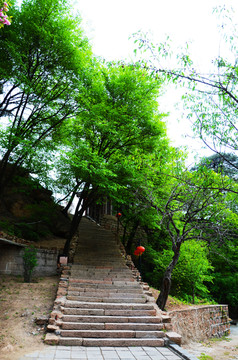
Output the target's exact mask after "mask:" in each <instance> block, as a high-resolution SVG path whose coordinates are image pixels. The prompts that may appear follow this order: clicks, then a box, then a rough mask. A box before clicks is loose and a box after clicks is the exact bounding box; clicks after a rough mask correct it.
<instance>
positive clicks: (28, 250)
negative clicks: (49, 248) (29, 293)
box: [23, 246, 37, 282]
mask: <svg viewBox="0 0 238 360" xmlns="http://www.w3.org/2000/svg"><path fill="white" fill-rule="evenodd" d="M36 254H37V251H36V249H35V248H34V246H30V247H25V248H24V253H23V265H24V281H25V282H31V278H32V273H33V270H34V269H35V267H36V266H37V256H36Z"/></svg>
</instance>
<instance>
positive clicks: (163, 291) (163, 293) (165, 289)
mask: <svg viewBox="0 0 238 360" xmlns="http://www.w3.org/2000/svg"><path fill="white" fill-rule="evenodd" d="M180 246H181V242H179V243H177V244H176V248H174V249H173V251H174V256H173V259H172V261H171V262H170V264H169V266H168V267H167V269H166V270H165V273H164V277H163V280H162V285H161V288H160V294H159V296H158V299H157V300H156V304H157V305H158V307H159V308H160V309H161V310H164V308H165V305H166V303H167V300H168V296H169V292H170V287H171V275H172V272H173V269H174V267H175V266H176V264H177V262H178V259H179V255H180Z"/></svg>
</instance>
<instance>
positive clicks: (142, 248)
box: [136, 246, 145, 254]
mask: <svg viewBox="0 0 238 360" xmlns="http://www.w3.org/2000/svg"><path fill="white" fill-rule="evenodd" d="M136 250H138V251H139V252H140V253H141V254H142V253H143V252H144V251H145V248H144V246H137V248H136Z"/></svg>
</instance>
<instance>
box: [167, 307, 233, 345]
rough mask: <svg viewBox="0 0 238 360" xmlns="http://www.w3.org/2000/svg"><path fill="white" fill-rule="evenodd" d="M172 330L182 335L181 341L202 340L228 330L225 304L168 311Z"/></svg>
mask: <svg viewBox="0 0 238 360" xmlns="http://www.w3.org/2000/svg"><path fill="white" fill-rule="evenodd" d="M168 315H169V316H170V317H171V318H172V327H173V331H175V332H177V333H179V334H180V335H181V336H182V343H183V344H186V343H189V342H191V341H196V342H198V341H204V340H206V339H208V338H211V337H221V336H223V335H228V334H229V332H230V322H229V320H230V319H229V316H228V306H227V305H208V306H199V307H193V308H189V309H185V310H174V311H170V312H169V313H168Z"/></svg>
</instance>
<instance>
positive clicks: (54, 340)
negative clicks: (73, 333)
mask: <svg viewBox="0 0 238 360" xmlns="http://www.w3.org/2000/svg"><path fill="white" fill-rule="evenodd" d="M44 343H45V344H47V345H58V344H59V337H58V336H57V335H55V334H52V333H47V334H46V336H45V339H44Z"/></svg>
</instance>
